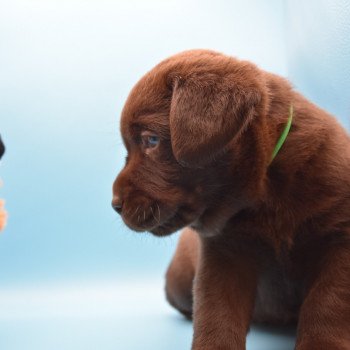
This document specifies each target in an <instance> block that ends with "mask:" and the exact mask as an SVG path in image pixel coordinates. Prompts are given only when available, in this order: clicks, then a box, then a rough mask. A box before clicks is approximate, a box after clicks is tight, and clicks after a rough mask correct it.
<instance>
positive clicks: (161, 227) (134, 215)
mask: <svg viewBox="0 0 350 350" xmlns="http://www.w3.org/2000/svg"><path fill="white" fill-rule="evenodd" d="M199 215H200V213H199V212H198V210H196V209H194V208H190V207H188V206H186V205H184V206H178V207H176V208H170V207H168V206H166V205H161V204H159V203H157V202H155V203H153V204H152V205H149V206H148V207H147V208H140V207H136V209H134V210H132V209H130V210H129V211H128V212H126V213H125V214H123V215H122V218H123V221H124V222H125V224H126V225H127V226H128V227H129V228H131V229H132V230H133V231H136V232H145V231H148V232H151V233H152V234H153V235H155V236H159V237H162V236H168V235H170V234H172V233H174V232H176V231H178V230H180V229H182V228H183V227H185V226H188V225H190V224H191V223H192V222H193V221H195V220H196V219H197V217H198V216H199Z"/></svg>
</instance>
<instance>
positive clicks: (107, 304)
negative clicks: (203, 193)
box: [0, 0, 350, 350]
mask: <svg viewBox="0 0 350 350" xmlns="http://www.w3.org/2000/svg"><path fill="white" fill-rule="evenodd" d="M348 4H349V3H348V2H347V1H340V2H339V4H338V6H335V5H333V3H332V1H321V2H318V1H310V2H308V5H306V4H305V3H304V2H302V1H287V0H286V1H283V0H272V1H268V2H267V1H266V2H262V1H259V0H249V1H248V0H234V1H228V0H218V1H215V2H212V1H209V0H201V1H199V0H198V1H196V0H187V1H186V0H176V1H175V0H168V1H162V0H148V1H144V0H128V1H121V0H119V1H112V0H111V1H108V0H99V1H97V0H88V1H83V0H60V1H59V0H12V1H10V2H7V3H6V4H5V3H3V4H2V6H1V11H0V132H1V134H2V136H3V139H4V141H5V143H6V146H7V153H6V155H5V157H4V158H3V162H2V165H1V168H0V171H1V177H2V178H3V180H4V187H3V188H2V189H1V190H0V197H1V198H6V201H7V205H6V206H7V210H8V211H9V223H8V227H7V228H6V230H5V232H4V233H3V234H2V235H1V236H0V348H1V349H3V350H11V349H16V350H17V349H21V350H22V349H24V348H26V349H32V348H33V349H36V350H39V349H48V348H50V349H75V350H77V349H80V348H81V349H157V348H159V349H174V350H175V349H177V350H180V349H187V348H189V344H190V338H191V325H190V324H188V323H184V322H183V321H182V319H181V318H179V317H178V316H177V314H176V313H175V312H173V311H172V310H171V309H170V308H168V307H167V306H166V304H165V303H164V301H163V295H162V284H163V282H162V276H163V274H164V271H165V269H166V266H167V264H168V262H169V260H170V257H171V254H172V252H173V250H174V247H175V244H176V240H177V236H176V235H174V236H172V237H170V238H166V239H157V238H154V237H151V236H150V235H147V234H136V233H133V232H130V231H129V230H128V229H127V228H125V227H124V225H123V224H122V222H121V220H120V219H119V217H117V216H116V214H115V213H114V212H113V211H112V210H111V208H110V201H111V185H112V182H113V180H114V177H115V176H116V174H117V173H118V171H119V170H120V169H121V167H122V164H123V159H124V156H125V151H124V149H123V146H122V144H121V141H120V136H119V131H118V126H119V114H120V111H121V108H122V106H123V103H124V101H125V99H126V97H127V94H128V92H129V90H130V88H131V87H132V86H133V84H134V83H135V82H136V81H137V80H138V79H139V78H140V77H141V76H142V74H144V73H145V72H146V71H147V70H148V69H150V68H151V67H152V66H153V65H155V64H156V63H157V62H159V61H160V60H161V59H163V58H165V57H167V56H168V55H171V54H173V53H176V52H178V51H181V50H185V49H190V48H210V49H215V50H219V51H223V52H225V53H227V54H232V55H235V56H238V57H240V58H244V59H249V60H252V61H254V62H255V63H257V64H258V65H259V66H260V67H262V68H264V69H267V70H270V71H273V72H275V73H278V74H281V75H284V76H289V77H290V78H291V80H292V81H293V82H294V84H295V85H296V86H297V87H298V88H299V89H300V90H302V91H303V92H304V93H306V94H307V95H308V96H309V97H310V98H312V99H314V100H315V101H316V102H318V103H319V104H320V105H322V106H324V107H325V108H328V109H329V110H331V111H332V112H334V113H337V114H338V116H339V117H340V118H341V119H342V121H343V123H344V124H346V125H348V124H347V123H348V122H349V119H348V118H349V115H350V113H349V111H350V108H349V101H350V99H349V91H350V77H349V64H348V62H349V44H348V39H345V38H349V37H350V30H349V26H348V23H349V11H348V10H349V6H348ZM300 9H301V10H300ZM330 9H331V10H332V11H333V12H329V11H330ZM344 16H345V17H344ZM324 23H326V24H327V26H324ZM346 33H348V36H347V34H346ZM315 38H319V41H315ZM337 52H340V53H342V54H338V53H337ZM333 63H334V64H333ZM159 324H162V326H159V327H158V328H157V327H156V325H159ZM140 328H142V331H139V332H136V334H137V336H136V337H135V336H134V334H135V331H134V330H135V329H140ZM279 334H280V337H274V338H272V340H271V339H270V338H269V336H268V333H267V335H266V333H265V332H262V331H260V330H256V331H255V332H253V334H252V335H251V336H250V338H249V347H248V349H255V348H257V349H263V348H266V349H269V350H273V349H279V350H284V349H286V350H287V349H292V348H293V345H292V342H293V340H292V338H291V337H284V334H285V331H284V330H282V331H280V332H279ZM287 334H288V331H287ZM24 344H25V347H24ZM28 344H31V345H28ZM165 344H166V345H165ZM273 344H274V345H273ZM283 344H284V345H283ZM274 346H275V347H274Z"/></svg>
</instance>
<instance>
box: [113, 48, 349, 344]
mask: <svg viewBox="0 0 350 350" xmlns="http://www.w3.org/2000/svg"><path fill="white" fill-rule="evenodd" d="M121 133H122V136H123V140H124V144H125V147H126V148H127V151H128V156H127V159H126V164H125V167H124V169H123V170H122V171H121V173H120V174H119V175H118V177H117V179H116V181H115V183H114V186H113V195H114V196H113V202H112V204H113V207H114V209H115V210H116V211H117V212H118V213H119V214H121V215H122V218H123V220H124V222H125V223H126V224H127V225H128V226H129V227H130V228H131V229H133V230H135V231H150V232H151V233H153V234H154V235H156V236H165V235H169V234H171V233H173V232H175V231H177V230H179V229H182V228H185V227H186V228H185V230H184V232H183V233H182V235H181V237H180V241H179V244H178V248H177V251H176V253H175V256H174V258H173V261H172V262H171V265H170V267H169V270H168V272H167V281H166V293H167V298H168V300H169V302H170V303H171V304H172V305H173V306H174V307H175V308H177V309H178V310H179V311H180V312H182V313H184V314H185V315H187V316H189V317H193V320H194V336H193V345H192V349H195V350H214V349H220V350H224V349H235V350H243V349H245V342H246V334H247V332H248V329H249V325H250V323H251V322H263V323H272V324H281V323H294V322H297V324H298V330H297V332H298V333H297V343H296V349H298V350H316V349H317V350H335V349H337V350H340V349H344V350H345V349H350V139H349V136H348V135H347V134H346V132H345V131H344V129H343V128H342V127H341V126H340V125H339V124H338V122H337V121H336V120H335V118H334V117H332V116H331V115H329V114H328V113H327V112H325V111H324V110H322V109H320V108H318V107H317V106H315V105H314V104H312V103H311V102H310V101H308V100H307V99H305V98H304V97H303V96H301V95H300V94H299V93H297V92H296V91H294V90H293V89H292V88H291V86H290V84H289V83H288V81H286V80H285V79H283V78H281V77H279V76H277V75H274V74H270V73H268V72H265V71H263V70H261V69H258V68H257V67H256V66H255V65H253V64H251V63H249V62H246V61H239V60H237V59H235V58H232V57H229V56H225V55H222V54H219V53H216V52H212V51H205V50H195V51H187V52H183V53H180V54H177V55H175V56H172V57H170V58H168V59H166V60H165V61H163V62H161V63H160V64H158V65H157V66H156V67H155V68H153V69H152V70H151V71H150V72H148V73H147V74H146V75H145V76H144V77H143V78H142V79H141V80H140V81H139V82H138V83H137V84H136V86H135V87H134V88H133V90H132V91H131V93H130V95H129V97H128V99H127V101H126V104H125V107H124V109H123V112H122V117H121Z"/></svg>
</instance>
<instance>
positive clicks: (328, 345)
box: [295, 338, 350, 350]
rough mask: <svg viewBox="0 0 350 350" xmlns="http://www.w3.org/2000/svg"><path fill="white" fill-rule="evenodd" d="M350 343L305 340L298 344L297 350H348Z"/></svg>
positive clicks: (332, 340) (328, 340)
mask: <svg viewBox="0 0 350 350" xmlns="http://www.w3.org/2000/svg"><path fill="white" fill-rule="evenodd" d="M348 349H350V343H349V342H346V341H345V342H342V341H341V340H336V339H315V338H312V339H305V340H303V341H301V342H300V343H299V344H297V346H296V348H295V350H348Z"/></svg>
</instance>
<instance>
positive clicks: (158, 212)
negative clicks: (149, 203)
mask: <svg viewBox="0 0 350 350" xmlns="http://www.w3.org/2000/svg"><path fill="white" fill-rule="evenodd" d="M156 204H157V208H158V222H159V223H160V208H159V204H158V203H157V202H156Z"/></svg>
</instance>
